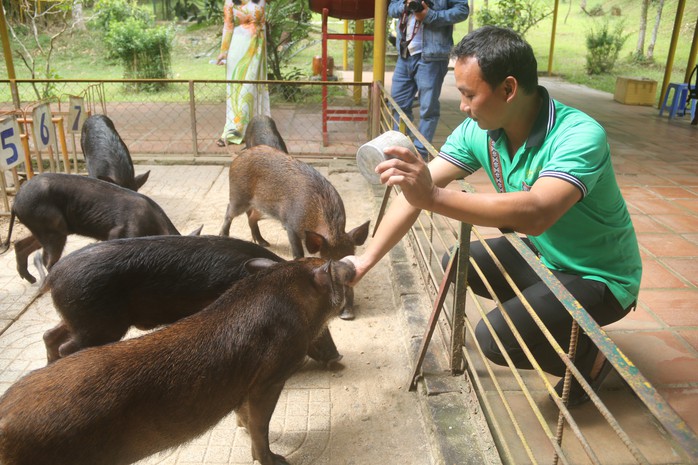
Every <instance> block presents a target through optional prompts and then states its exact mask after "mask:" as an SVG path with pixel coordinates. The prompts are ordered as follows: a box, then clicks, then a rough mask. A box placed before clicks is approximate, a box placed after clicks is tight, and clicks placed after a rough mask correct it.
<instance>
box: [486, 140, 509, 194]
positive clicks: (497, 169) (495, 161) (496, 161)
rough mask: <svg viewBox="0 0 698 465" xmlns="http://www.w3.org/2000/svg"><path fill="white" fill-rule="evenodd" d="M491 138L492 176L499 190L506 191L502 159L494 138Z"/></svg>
mask: <svg viewBox="0 0 698 465" xmlns="http://www.w3.org/2000/svg"><path fill="white" fill-rule="evenodd" d="M488 139H489V152H490V166H491V167H492V176H494V181H495V182H496V183H497V188H498V189H499V192H506V189H505V188H504V179H503V178H502V160H501V157H500V155H499V152H497V149H495V148H494V139H492V138H491V137H488Z"/></svg>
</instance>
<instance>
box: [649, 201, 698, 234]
mask: <svg viewBox="0 0 698 465" xmlns="http://www.w3.org/2000/svg"><path fill="white" fill-rule="evenodd" d="M658 207H659V206H658ZM659 208H661V207H659ZM673 208H674V209H677V208H679V206H674V207H673ZM659 211H661V212H662V214H655V215H654V219H655V220H656V221H658V222H660V223H661V224H663V225H665V226H666V227H668V228H669V229H670V230H672V231H673V232H675V233H679V234H682V233H698V219H696V217H695V216H694V215H687V214H665V213H668V212H667V210H662V209H658V210H655V212H659Z"/></svg>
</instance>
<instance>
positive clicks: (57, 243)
mask: <svg viewBox="0 0 698 465" xmlns="http://www.w3.org/2000/svg"><path fill="white" fill-rule="evenodd" d="M67 239H68V237H67V236H66V235H65V234H61V233H57V232H53V233H50V234H48V235H47V236H46V237H42V240H41V244H42V245H43V246H44V253H43V261H44V266H45V267H46V269H47V270H51V267H52V266H53V265H55V264H56V262H57V261H58V259H59V258H61V255H62V254H63V249H64V248H65V242H66V240H67Z"/></svg>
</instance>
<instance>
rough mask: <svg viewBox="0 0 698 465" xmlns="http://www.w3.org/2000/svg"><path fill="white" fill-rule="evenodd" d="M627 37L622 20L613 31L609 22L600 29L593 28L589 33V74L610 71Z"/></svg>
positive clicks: (587, 68) (587, 57)
mask: <svg viewBox="0 0 698 465" xmlns="http://www.w3.org/2000/svg"><path fill="white" fill-rule="evenodd" d="M627 38H628V36H627V35H624V34H623V23H622V22H619V23H617V24H616V27H615V29H614V30H613V32H610V31H609V25H608V22H604V23H603V25H602V26H601V28H600V29H599V30H598V31H596V30H594V29H592V30H591V31H590V32H589V33H588V34H587V56H586V71H587V74H603V73H610V72H611V71H612V70H613V66H615V64H616V61H617V60H618V54H619V53H620V50H621V49H622V48H623V44H624V43H625V41H626V40H627Z"/></svg>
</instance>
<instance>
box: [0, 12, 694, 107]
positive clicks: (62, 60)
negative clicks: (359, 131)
mask: <svg viewBox="0 0 698 465" xmlns="http://www.w3.org/2000/svg"><path fill="white" fill-rule="evenodd" d="M540 1H541V3H543V4H545V5H547V6H548V8H549V9H550V10H552V5H553V0H540ZM570 1H571V2H572V8H571V9H570V10H569V16H568V8H569V2H570ZM677 1H678V0H666V2H665V6H664V10H663V15H662V21H661V26H660V32H659V34H658V40H657V43H656V47H655V51H654V57H655V63H654V64H645V65H641V64H637V63H634V62H632V61H631V60H630V58H629V57H630V54H631V53H632V52H633V51H634V49H635V45H636V42H637V31H638V27H639V4H640V2H639V0H607V1H604V2H601V1H600V0H598V1H596V2H595V1H594V0H592V1H590V2H588V9H591V8H593V7H594V6H595V5H597V4H602V5H603V8H604V11H606V12H610V10H611V7H614V6H615V7H618V8H620V10H621V12H622V15H621V16H620V17H613V16H611V15H610V14H608V13H607V14H606V16H604V18H609V19H610V21H611V27H613V25H614V22H616V21H623V24H624V30H625V32H626V33H627V34H628V39H627V40H626V42H625V45H624V48H623V50H622V52H621V55H620V58H619V60H618V62H617V63H616V67H615V69H614V70H613V72H612V73H611V74H607V75H600V76H589V75H587V74H586V71H585V63H586V61H585V60H586V58H585V57H586V35H587V33H588V32H589V31H590V30H591V29H592V27H595V26H596V27H598V25H599V24H601V22H602V21H603V20H602V19H600V18H590V17H589V16H587V15H586V14H585V13H584V12H582V11H581V9H580V8H579V2H577V1H575V0H567V1H564V0H563V1H560V5H559V8H560V10H559V14H558V23H557V33H556V36H555V50H554V53H553V65H552V73H553V74H554V75H557V76H560V77H562V78H564V79H566V80H568V81H570V82H573V83H578V84H584V85H587V86H589V87H592V88H595V89H598V90H602V91H606V92H611V93H612V92H613V91H614V88H615V82H616V77H618V76H627V77H634V78H641V77H645V78H650V79H654V80H656V81H657V82H658V83H659V86H658V87H661V82H662V80H663V77H664V67H665V62H666V58H667V55H668V51H669V45H670V43H669V42H670V38H671V31H672V30H671V28H672V25H673V22H674V20H675V15H676V8H677ZM481 4H482V2H481V1H478V2H476V8H477V7H478V5H481ZM654 15H655V11H654V9H651V10H650V13H649V18H648V39H647V41H648V40H649V34H650V33H651V29H652V27H653V23H654ZM696 15H698V3H695V2H687V5H686V7H685V11H684V17H683V21H682V23H683V24H682V29H681V34H680V37H681V39H680V40H679V42H678V44H677V48H676V55H675V59H674V64H673V69H672V74H671V81H683V77H684V74H685V67H686V64H687V62H688V54H689V48H690V41H688V40H686V38H690V37H692V35H693V34H692V33H693V27H694V26H695V23H694V22H693V20H694V18H695V17H696ZM313 23H314V26H315V32H314V33H313V34H312V35H311V37H310V38H311V39H312V40H311V41H310V42H309V45H308V46H307V47H306V48H304V49H302V50H299V51H298V53H297V54H296V55H295V56H294V58H293V61H292V62H291V63H290V66H291V67H295V68H297V69H299V70H300V71H301V72H302V73H304V74H306V75H307V76H308V77H309V76H310V74H311V69H312V60H313V57H314V56H319V55H320V54H321V43H320V40H319V39H320V16H319V15H315V18H314V21H313ZM472 23H473V24H474V27H477V26H478V23H477V11H476V12H475V15H474V21H473V22H472ZM470 25H471V21H469V20H468V21H465V22H462V23H459V24H457V25H456V27H455V31H454V40H455V41H456V42H458V41H459V40H460V39H461V38H462V37H463V36H464V35H465V34H466V33H467V32H468V29H469V27H470ZM330 30H331V31H333V32H343V22H342V21H341V20H336V19H330ZM551 30H552V17H548V18H547V19H545V20H544V21H542V22H541V23H539V24H538V25H536V27H534V28H533V29H531V30H530V31H528V32H527V34H526V39H527V40H528V41H529V42H530V43H531V46H532V47H533V49H534V52H535V53H536V56H537V58H538V65H539V71H541V72H542V73H545V72H547V69H548V57H549V53H550V36H551ZM220 31H221V26H220V25H213V26H203V27H202V26H196V27H189V28H187V27H185V26H183V25H178V26H177V34H176V38H175V44H174V51H173V54H172V70H173V76H172V77H173V78H175V79H225V70H224V68H223V67H220V66H215V65H212V64H209V60H211V59H213V58H215V57H216V56H217V54H218V48H219V46H220ZM647 41H646V43H647ZM13 49H14V50H17V49H18V48H17V47H16V45H15V44H13ZM388 50H389V51H390V50H394V49H392V47H391V46H390V45H388ZM328 54H329V55H330V56H332V57H333V58H334V62H335V68H336V69H338V70H339V69H341V68H342V62H343V56H344V41H341V40H331V41H329V42H328ZM105 56H106V51H105V50H104V48H103V46H102V44H101V41H100V40H99V38H98V36H97V34H96V33H95V32H94V31H87V32H73V33H71V34H66V35H65V36H64V37H63V38H62V39H61V40H60V41H59V43H58V46H57V48H56V50H55V52H54V56H53V59H52V66H53V69H54V71H55V73H56V76H57V77H58V78H62V79H76V78H83V79H119V78H121V77H122V75H123V72H122V69H121V66H120V64H119V63H117V62H114V61H110V60H107V59H105ZM14 63H15V71H16V75H17V77H18V78H20V79H22V78H28V77H29V72H28V70H27V69H26V68H25V67H24V65H23V64H22V62H21V60H19V59H18V58H17V57H16V55H15V58H14ZM393 63H394V57H391V56H388V57H387V59H386V68H387V69H390V68H391V67H392V65H393ZM352 67H353V57H351V56H349V57H348V68H350V69H351V68H352ZM363 68H364V70H369V71H370V70H371V69H372V62H371V59H370V57H368V58H367V59H366V60H365V62H364V65H363ZM0 78H2V79H6V78H7V71H6V69H5V67H4V66H3V67H0ZM658 92H659V90H658ZM5 93H6V92H4V90H3V89H0V96H2V97H4V94H5ZM152 97H154V96H152ZM157 99H158V100H159V99H160V98H157ZM166 99H167V98H165V100H166Z"/></svg>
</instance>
